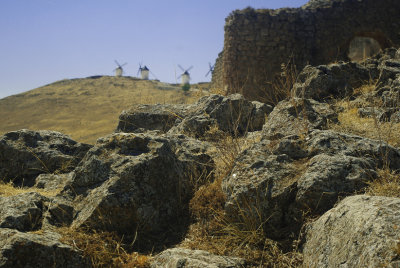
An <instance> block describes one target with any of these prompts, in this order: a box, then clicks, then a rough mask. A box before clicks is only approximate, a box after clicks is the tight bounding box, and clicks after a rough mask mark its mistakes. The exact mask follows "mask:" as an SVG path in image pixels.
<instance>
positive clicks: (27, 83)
mask: <svg viewBox="0 0 400 268" xmlns="http://www.w3.org/2000/svg"><path fill="white" fill-rule="evenodd" d="M306 2H308V1H307V0H196V1H195V0H145V1H138V0H0V98H4V97H6V96H9V95H14V94H18V93H21V92H24V91H28V90H31V89H34V88H37V87H40V86H43V85H46V84H49V83H53V82H56V81H58V80H62V79H72V78H84V77H88V76H93V75H114V72H113V71H114V69H115V68H116V67H117V65H116V64H115V60H116V61H118V62H119V63H120V64H124V63H127V64H126V65H125V66H124V75H126V76H134V77H136V76H137V72H138V69H139V63H142V64H143V65H146V66H147V67H148V68H149V69H150V71H151V72H152V73H153V74H154V75H155V76H156V77H154V76H152V75H150V79H159V80H161V81H162V82H167V83H176V82H177V79H176V77H178V76H179V75H180V74H181V73H182V71H181V70H180V69H179V67H178V64H179V65H181V66H182V67H183V68H185V69H186V68H190V67H191V66H193V68H192V69H191V70H190V75H191V78H192V80H191V83H198V82H207V81H210V79H211V76H210V75H209V76H208V77H205V75H206V73H207V72H208V70H209V67H208V64H209V63H211V64H214V63H215V59H216V58H217V56H218V53H219V52H221V51H222V49H223V42H224V24H225V18H226V17H227V16H228V15H229V14H230V13H231V12H232V11H233V10H236V9H243V8H246V7H248V6H251V7H253V8H270V9H276V8H281V7H300V6H302V5H304V4H305V3H306Z"/></svg>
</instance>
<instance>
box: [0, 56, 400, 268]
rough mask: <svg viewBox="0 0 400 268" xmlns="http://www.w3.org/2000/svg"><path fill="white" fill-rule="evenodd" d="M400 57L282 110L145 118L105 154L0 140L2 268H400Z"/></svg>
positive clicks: (307, 86)
mask: <svg viewBox="0 0 400 268" xmlns="http://www.w3.org/2000/svg"><path fill="white" fill-rule="evenodd" d="M399 95H400V50H396V49H388V50H385V51H384V52H382V53H380V54H379V55H377V56H376V57H374V58H372V59H368V60H367V61H365V62H363V63H361V64H358V63H349V62H339V63H335V64H330V65H324V66H316V67H312V66H308V67H306V68H305V69H304V70H303V71H302V72H301V73H300V74H299V77H298V80H297V82H296V84H295V85H294V86H293V90H292V91H291V96H290V97H288V98H287V99H285V100H283V101H281V102H279V103H278V104H277V105H276V106H275V107H272V106H269V105H266V104H263V103H260V102H256V101H248V100H246V99H244V98H243V97H242V96H241V95H238V94H236V95H230V96H221V95H210V96H206V97H202V98H201V99H199V100H198V102H197V103H195V104H192V105H169V104H166V105H160V104H157V105H135V106H133V107H132V108H131V109H129V110H126V111H123V112H122V113H121V115H120V117H119V122H118V127H117V129H116V131H115V132H114V133H111V134H109V135H107V136H105V137H102V138H99V139H98V140H97V142H96V144H95V145H93V146H92V145H88V144H82V143H78V142H75V141H73V140H72V139H70V138H69V137H68V136H66V135H64V134H62V133H59V132H54V131H45V130H43V131H31V130H26V129H23V130H19V131H13V132H9V133H6V134H5V135H4V136H2V137H0V179H1V181H2V183H1V186H0V237H1V239H0V267H90V266H94V267H110V266H114V267H298V266H303V267H379V266H383V267H397V266H399V265H400V232H398V228H399V226H400V199H399V198H400V194H399V193H400V191H399V190H400V174H399V170H400V134H399V133H400V110H399V104H400V96H399Z"/></svg>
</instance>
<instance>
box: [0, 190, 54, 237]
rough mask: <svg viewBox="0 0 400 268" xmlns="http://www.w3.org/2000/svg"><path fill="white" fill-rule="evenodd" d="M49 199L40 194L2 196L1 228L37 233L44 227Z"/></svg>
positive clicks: (0, 210) (0, 201)
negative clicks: (36, 231) (43, 221)
mask: <svg viewBox="0 0 400 268" xmlns="http://www.w3.org/2000/svg"><path fill="white" fill-rule="evenodd" d="M48 201H49V199H48V198H47V197H44V196H41V195H40V194H38V193H34V192H32V193H24V194H19V195H14V196H8V197H1V196H0V228H10V229H17V230H19V231H22V232H25V231H35V230H38V229H40V228H41V227H42V220H43V213H44V211H45V210H46V206H47V205H46V204H47V202H48Z"/></svg>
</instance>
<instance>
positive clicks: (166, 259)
mask: <svg viewBox="0 0 400 268" xmlns="http://www.w3.org/2000/svg"><path fill="white" fill-rule="evenodd" d="M245 264H246V263H245V260H243V259H241V258H234V257H228V256H218V255H214V254H211V253H209V252H207V251H204V250H190V249H184V248H172V249H167V250H165V251H163V252H161V253H160V254H158V255H157V256H155V257H154V259H153V260H152V262H151V265H150V267H151V268H176V267H181V268H184V267H186V268H203V267H207V268H235V267H237V268H239V267H244V266H245Z"/></svg>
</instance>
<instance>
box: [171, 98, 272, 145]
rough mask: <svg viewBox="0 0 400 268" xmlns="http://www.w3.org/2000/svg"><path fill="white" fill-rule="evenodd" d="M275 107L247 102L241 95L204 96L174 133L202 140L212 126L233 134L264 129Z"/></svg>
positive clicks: (175, 128) (173, 129) (172, 131)
mask: <svg viewBox="0 0 400 268" xmlns="http://www.w3.org/2000/svg"><path fill="white" fill-rule="evenodd" d="M271 110H272V107H271V106H269V105H267V104H263V103H260V102H251V101H248V100H246V99H245V98H244V97H243V96H242V95H240V94H232V95H229V96H226V97H225V96H222V95H210V96H206V97H202V98H201V99H199V101H198V102H197V103H196V104H194V105H192V106H191V107H190V109H189V110H188V114H187V115H186V117H185V118H184V119H183V120H182V122H180V123H179V124H178V125H177V126H175V127H174V128H172V129H171V130H170V132H171V133H185V134H188V135H191V136H195V137H202V136H204V134H205V133H206V132H207V131H208V130H209V129H210V128H212V127H214V126H215V127H217V128H218V129H219V130H221V131H224V132H227V133H229V134H233V135H243V134H244V133H246V132H247V131H256V130H261V128H262V126H263V124H264V122H265V117H266V115H267V114H268V113H270V112H271Z"/></svg>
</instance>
